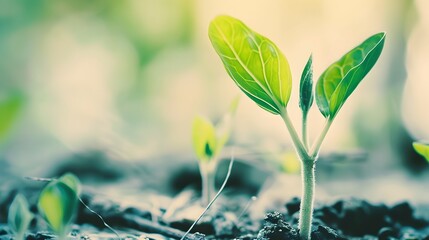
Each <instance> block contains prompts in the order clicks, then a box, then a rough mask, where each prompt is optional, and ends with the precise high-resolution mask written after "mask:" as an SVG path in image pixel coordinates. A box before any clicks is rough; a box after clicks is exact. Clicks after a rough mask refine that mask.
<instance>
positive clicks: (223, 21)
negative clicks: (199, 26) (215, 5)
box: [209, 16, 292, 114]
mask: <svg viewBox="0 0 429 240" xmlns="http://www.w3.org/2000/svg"><path fill="white" fill-rule="evenodd" d="M209 38H210V40H211V43H212V45H213V47H214V49H215V50H216V52H217V53H218V55H219V57H220V58H221V60H222V62H223V64H224V66H225V69H226V71H227V72H228V74H229V76H230V77H231V78H232V79H233V80H234V81H235V83H236V84H237V85H238V87H239V88H240V89H241V90H242V91H243V92H244V93H245V94H246V95H247V96H248V97H249V98H250V99H252V100H253V101H254V102H255V103H256V104H258V105H259V106H260V107H261V108H263V109H265V110H267V111H268V112H271V113H273V114H280V112H281V111H283V109H284V108H285V107H286V105H287V103H288V101H289V98H290V93H291V87H292V84H291V83H292V77H291V73H290V67H289V63H288V62H287V60H286V58H285V57H284V55H283V53H281V51H280V50H279V48H278V47H277V46H276V45H275V44H274V43H273V42H272V41H271V40H269V39H268V38H266V37H264V36H262V35H260V34H258V33H256V32H254V31H253V30H251V29H250V28H249V27H247V26H246V25H245V24H244V23H243V22H241V21H240V20H238V19H235V18H233V17H229V16H218V17H216V18H215V19H214V20H213V21H212V22H211V23H210V26H209Z"/></svg>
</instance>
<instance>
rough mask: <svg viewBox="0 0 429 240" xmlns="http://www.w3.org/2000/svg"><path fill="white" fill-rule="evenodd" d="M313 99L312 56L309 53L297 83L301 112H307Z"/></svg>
mask: <svg viewBox="0 0 429 240" xmlns="http://www.w3.org/2000/svg"><path fill="white" fill-rule="evenodd" d="M313 99H314V97H313V56H312V55H310V57H309V58H308V61H307V64H306V65H305V67H304V70H303V71H302V75H301V81H300V83H299V107H300V108H301V110H302V111H303V112H308V110H309V109H310V107H311V105H313Z"/></svg>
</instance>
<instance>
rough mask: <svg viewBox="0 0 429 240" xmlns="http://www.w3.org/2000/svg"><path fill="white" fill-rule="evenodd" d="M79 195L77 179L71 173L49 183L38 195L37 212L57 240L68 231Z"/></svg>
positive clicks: (63, 236) (63, 237) (64, 236)
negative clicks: (56, 236) (55, 235)
mask: <svg viewBox="0 0 429 240" xmlns="http://www.w3.org/2000/svg"><path fill="white" fill-rule="evenodd" d="M79 195H80V182H79V179H78V178H77V177H76V176H75V175H73V174H71V173H67V174H64V175H63V176H62V177H61V178H59V179H57V180H53V181H52V182H50V183H49V184H48V185H47V186H46V187H45V188H44V189H43V190H42V193H41V194H40V197H39V203H38V208H39V212H40V214H42V216H43V218H44V219H45V221H46V222H47V223H48V224H49V226H50V228H51V229H52V230H53V231H54V232H55V234H57V235H58V237H59V239H65V238H66V236H67V234H68V233H69V231H70V224H71V223H72V221H73V218H74V216H75V214H76V211H77V207H78V199H79Z"/></svg>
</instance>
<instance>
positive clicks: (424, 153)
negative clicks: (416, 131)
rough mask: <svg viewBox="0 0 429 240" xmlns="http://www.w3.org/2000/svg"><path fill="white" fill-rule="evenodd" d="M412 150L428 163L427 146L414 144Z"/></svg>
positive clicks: (428, 150)
mask: <svg viewBox="0 0 429 240" xmlns="http://www.w3.org/2000/svg"><path fill="white" fill-rule="evenodd" d="M413 147H414V150H416V152H417V153H418V154H420V155H422V156H423V157H424V158H425V159H426V160H427V161H428V162H429V144H424V143H419V142H414V143H413Z"/></svg>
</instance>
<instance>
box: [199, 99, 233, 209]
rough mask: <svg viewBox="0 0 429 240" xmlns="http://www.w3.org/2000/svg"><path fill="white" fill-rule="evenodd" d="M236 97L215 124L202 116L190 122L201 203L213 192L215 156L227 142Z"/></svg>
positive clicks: (209, 198)
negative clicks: (197, 167)
mask: <svg viewBox="0 0 429 240" xmlns="http://www.w3.org/2000/svg"><path fill="white" fill-rule="evenodd" d="M237 105H238V98H236V99H234V100H233V101H232V102H231V105H230V108H229V112H228V113H227V114H225V115H224V116H223V118H222V119H221V121H220V122H219V123H218V124H217V125H216V127H215V126H214V125H213V123H212V122H210V121H209V120H207V119H206V118H204V117H202V116H197V117H195V119H194V122H193V124H192V142H193V146H194V151H195V154H196V155H197V158H198V163H199V167H200V173H201V178H202V204H203V205H204V206H205V205H207V204H208V203H209V202H210V200H211V199H212V198H213V196H214V194H215V185H214V184H215V182H214V181H215V173H216V168H217V164H218V161H217V158H218V156H219V154H220V152H221V151H222V149H223V147H224V146H225V144H226V143H227V142H228V140H229V137H230V134H231V128H232V118H233V116H234V114H235V112H236V109H237Z"/></svg>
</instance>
